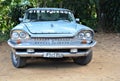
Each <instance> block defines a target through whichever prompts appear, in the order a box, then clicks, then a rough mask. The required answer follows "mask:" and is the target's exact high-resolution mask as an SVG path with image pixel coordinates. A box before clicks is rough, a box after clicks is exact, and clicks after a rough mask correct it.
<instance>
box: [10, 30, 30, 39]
mask: <svg viewBox="0 0 120 81" xmlns="http://www.w3.org/2000/svg"><path fill="white" fill-rule="evenodd" d="M11 39H12V40H22V39H29V35H28V34H27V33H26V32H24V31H22V30H14V31H12V32H11Z"/></svg>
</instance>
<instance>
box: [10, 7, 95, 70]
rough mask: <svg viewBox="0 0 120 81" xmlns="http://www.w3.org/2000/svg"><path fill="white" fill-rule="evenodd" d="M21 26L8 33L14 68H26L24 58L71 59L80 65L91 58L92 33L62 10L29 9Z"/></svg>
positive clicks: (65, 10)
mask: <svg viewBox="0 0 120 81" xmlns="http://www.w3.org/2000/svg"><path fill="white" fill-rule="evenodd" d="M19 20H20V21H21V23H20V24H18V25H17V26H15V27H14V28H13V29H12V30H11V32H10V39H9V40H8V44H9V46H10V47H11V48H12V51H11V59H12V63H13V65H14V66H15V67H16V68H20V67H23V66H25V65H26V60H27V58H26V57H32V58H33V57H43V58H51V59H53V58H56V59H57V58H64V57H71V58H72V59H73V61H74V62H75V63H77V64H79V65H87V64H88V63H89V62H90V61H91V59H92V47H93V46H94V45H95V44H96V41H95V40H94V31H93V30H92V29H91V28H89V27H87V26H84V25H82V24H78V23H77V22H78V21H79V19H78V18H76V19H75V18H74V15H73V13H72V11H70V10H68V9H63V8H30V9H28V10H26V12H25V14H24V18H19Z"/></svg>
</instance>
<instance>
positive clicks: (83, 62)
mask: <svg viewBox="0 0 120 81" xmlns="http://www.w3.org/2000/svg"><path fill="white" fill-rule="evenodd" d="M91 60H92V51H91V52H90V53H89V54H88V55H87V56H81V57H76V58H73V61H74V63H76V64H79V65H87V64H88V63H90V62H91Z"/></svg>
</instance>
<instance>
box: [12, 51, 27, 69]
mask: <svg viewBox="0 0 120 81" xmlns="http://www.w3.org/2000/svg"><path fill="white" fill-rule="evenodd" d="M11 60H12V64H13V65H14V67H16V68H22V67H24V66H25V65H26V58H23V57H19V56H17V55H15V54H14V53H13V52H11Z"/></svg>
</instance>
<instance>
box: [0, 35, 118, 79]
mask: <svg viewBox="0 0 120 81" xmlns="http://www.w3.org/2000/svg"><path fill="white" fill-rule="evenodd" d="M95 39H96V40H97V41H98V43H97V45H96V46H95V47H94V48H93V50H94V56H93V60H92V62H91V63H90V64H89V65H87V66H79V65H76V64H74V63H73V62H72V60H67V61H58V62H52V61H46V60H32V61H31V60H29V61H28V65H27V67H25V68H21V69H16V68H14V67H13V66H12V64H11V59H10V54H9V53H10V47H9V46H8V45H7V43H2V44H1V45H0V81H120V36H119V35H116V34H97V35H96V37H95Z"/></svg>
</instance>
